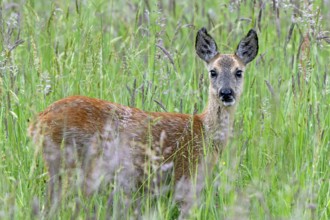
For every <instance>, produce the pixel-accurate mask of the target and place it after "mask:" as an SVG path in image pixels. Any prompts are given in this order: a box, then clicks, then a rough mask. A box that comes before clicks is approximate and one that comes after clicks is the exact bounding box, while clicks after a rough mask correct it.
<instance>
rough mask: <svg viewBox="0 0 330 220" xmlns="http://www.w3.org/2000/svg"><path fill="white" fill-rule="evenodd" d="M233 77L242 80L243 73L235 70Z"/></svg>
mask: <svg viewBox="0 0 330 220" xmlns="http://www.w3.org/2000/svg"><path fill="white" fill-rule="evenodd" d="M235 76H236V77H237V78H242V76H243V71H242V70H237V71H236V73H235Z"/></svg>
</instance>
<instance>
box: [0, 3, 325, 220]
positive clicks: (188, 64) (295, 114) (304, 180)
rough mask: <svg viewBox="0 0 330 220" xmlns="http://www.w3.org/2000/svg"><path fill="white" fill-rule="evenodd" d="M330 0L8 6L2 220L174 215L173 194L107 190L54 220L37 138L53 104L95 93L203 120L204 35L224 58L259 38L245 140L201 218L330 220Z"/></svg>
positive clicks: (195, 209) (69, 205)
mask: <svg viewBox="0 0 330 220" xmlns="http://www.w3.org/2000/svg"><path fill="white" fill-rule="evenodd" d="M329 21H330V1H329V0H314V1H313V0H304V1H299V0H292V1H288V0H279V1H275V0H274V1H263V0H259V1H247V0H225V1H220V0H218V1H216V0H205V1H196V0H192V1H189V0H182V1H176V0H169V1H163V0H159V1H152V0H144V1H137V0H131V1H114V0H110V1H105V0H90V1H87V0H75V1H65V0H56V1H36V0H25V1H24V0H16V1H10V0H2V1H1V0H0V30H1V34H0V51H1V54H0V120H1V123H0V131H1V132H0V219H107V218H110V219H175V218H177V217H178V216H179V211H178V207H177V204H176V203H175V201H174V200H175V199H174V198H175V197H178V196H180V195H177V194H178V193H174V192H171V190H170V191H169V192H167V193H164V194H161V195H156V196H155V195H153V194H152V193H145V194H144V193H143V192H142V193H140V194H138V196H137V197H139V198H138V199H136V200H138V202H136V201H135V200H134V201H131V200H133V199H131V200H129V199H126V200H125V201H126V203H125V207H124V208H123V207H122V204H121V201H122V200H123V199H122V196H123V195H122V194H120V193H116V194H115V195H113V198H112V200H113V201H114V202H113V205H109V196H110V194H111V190H110V189H109V190H108V191H103V192H101V193H99V194H97V195H95V196H93V197H92V198H85V197H84V196H83V195H81V194H79V193H78V195H76V194H73V195H72V196H70V195H68V197H67V198H66V200H65V202H64V203H63V204H62V205H60V207H58V208H57V210H55V211H53V212H51V213H49V212H46V210H45V209H47V206H46V199H47V197H46V193H47V189H46V188H47V181H48V176H47V172H46V169H45V166H44V162H43V160H42V156H41V154H40V149H38V148H37V147H35V146H34V144H33V143H32V141H31V139H30V138H29V137H28V136H27V128H28V125H29V121H31V120H33V119H34V117H35V116H36V114H37V113H38V112H40V111H42V110H43V109H45V108H46V107H47V106H48V105H49V104H51V103H52V102H54V101H56V100H58V99H61V98H64V97H67V96H70V95H77V94H80V95H85V96H90V97H96V98H101V99H106V100H109V101H113V102H117V103H121V104H124V105H128V106H133V107H138V108H141V109H143V110H146V111H168V112H183V113H190V114H192V113H194V112H201V111H202V110H203V108H204V107H205V105H206V101H207V95H208V78H207V71H206V69H205V66H204V63H203V62H202V61H201V60H200V59H199V58H198V57H197V55H196V53H195V36H196V32H197V30H198V29H200V28H201V27H203V26H204V27H206V28H207V29H208V30H209V32H210V34H212V36H213V37H214V38H215V40H216V41H217V44H218V48H219V51H220V52H221V53H233V52H234V51H235V49H236V46H237V44H238V42H239V40H240V39H241V38H242V37H243V36H244V35H245V34H246V33H247V31H248V30H249V29H250V28H254V29H255V30H256V31H257V32H258V36H259V54H258V56H257V58H256V59H255V60H254V61H253V62H251V63H250V64H249V66H248V67H247V70H246V75H245V83H244V93H243V95H242V98H241V100H240V103H239V107H238V109H237V112H236V117H235V123H234V131H233V135H232V138H231V140H230V143H229V145H228V146H227V148H226V149H225V151H224V152H223V154H222V156H221V158H220V161H219V162H218V164H217V165H216V168H215V170H214V171H213V173H212V174H211V175H210V176H209V177H208V178H206V179H205V187H204V189H203V192H202V195H201V196H199V197H198V198H196V197H193V198H191V201H193V205H192V207H191V209H190V210H189V213H190V214H189V216H188V217H187V218H189V219H324V220H325V219H330V79H329V77H330V72H329V71H330V62H329V61H330V58H329V57H330V32H329V31H330V24H329Z"/></svg>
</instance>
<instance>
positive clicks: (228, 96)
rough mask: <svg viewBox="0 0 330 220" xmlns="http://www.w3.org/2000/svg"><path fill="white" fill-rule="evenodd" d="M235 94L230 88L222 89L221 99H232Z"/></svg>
mask: <svg viewBox="0 0 330 220" xmlns="http://www.w3.org/2000/svg"><path fill="white" fill-rule="evenodd" d="M233 94H234V91H233V90H232V89H229V88H225V89H221V90H220V97H222V98H224V99H231V98H232V96H233Z"/></svg>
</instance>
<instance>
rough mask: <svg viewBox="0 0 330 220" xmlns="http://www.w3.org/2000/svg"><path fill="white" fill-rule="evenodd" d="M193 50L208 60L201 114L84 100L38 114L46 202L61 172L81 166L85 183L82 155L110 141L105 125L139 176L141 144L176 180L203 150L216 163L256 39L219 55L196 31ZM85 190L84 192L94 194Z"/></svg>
mask: <svg viewBox="0 0 330 220" xmlns="http://www.w3.org/2000/svg"><path fill="white" fill-rule="evenodd" d="M195 49H196V53H197V55H198V56H199V57H200V58H201V59H202V60H204V61H205V62H206V68H207V71H208V76H209V80H210V85H209V97H208V104H207V107H206V108H205V110H204V111H203V113H201V114H195V115H189V114H179V113H165V112H145V111H142V110H140V109H137V108H131V107H127V106H123V105H120V104H116V103H112V102H108V101H104V100H100V99H96V98H88V97H84V96H71V97H68V98H64V99H61V100H59V101H57V102H55V103H53V104H52V105H50V106H49V107H48V108H47V109H46V110H45V111H43V112H41V113H40V114H39V116H38V118H37V120H36V122H34V123H32V124H31V125H30V127H29V134H30V136H31V137H33V140H34V142H35V143H36V144H37V143H40V145H41V147H43V148H42V151H43V156H44V160H45V163H46V166H47V168H48V172H49V177H50V180H49V196H50V198H52V197H54V196H56V195H54V194H56V193H58V191H60V187H61V186H60V185H61V171H62V170H66V169H67V170H69V169H71V168H75V167H77V166H79V165H84V166H85V168H84V169H85V170H87V171H86V172H87V174H86V177H85V180H84V181H87V182H88V178H89V176H91V175H92V173H93V172H95V170H94V169H95V166H94V165H93V164H92V163H86V162H85V160H87V159H86V158H87V156H86V152H87V151H90V146H93V147H94V148H96V152H97V153H95V154H94V156H95V157H99V156H100V155H102V151H103V149H102V144H99V145H95V140H99V141H101V142H102V141H103V140H102V139H103V138H105V139H106V138H108V139H109V137H110V139H111V138H113V137H114V136H113V135H112V136H109V137H105V135H103V136H102V134H104V133H105V130H106V129H109V127H110V131H115V132H117V134H118V136H119V137H120V139H122V140H123V142H121V144H120V146H119V147H125V148H127V149H128V151H127V152H126V153H127V155H124V157H123V158H120V160H123V161H125V160H133V164H134V166H135V171H136V172H137V173H138V172H142V173H143V167H141V165H140V164H139V162H138V161H146V160H148V159H150V158H148V155H146V153H144V151H142V150H139V149H140V148H141V146H142V145H143V146H147V147H148V148H149V149H160V156H161V161H162V162H163V163H165V162H166V163H167V162H172V163H173V170H174V178H175V180H176V181H177V180H180V179H181V178H182V177H188V178H189V177H190V176H191V172H192V171H194V170H196V165H197V163H198V160H201V159H203V157H204V152H203V148H209V149H210V152H211V154H212V155H214V156H212V158H213V159H214V162H216V160H217V158H218V156H219V154H220V153H221V151H222V149H223V148H224V147H225V145H226V143H227V140H228V137H229V135H230V131H231V129H232V128H231V127H232V124H233V119H234V113H235V108H236V105H237V103H238V101H239V99H240V96H241V94H242V91H243V78H244V70H245V66H246V64H247V63H249V62H251V61H252V60H253V59H254V58H255V57H256V55H257V53H258V37H257V33H256V32H255V31H254V30H250V31H249V32H248V34H247V35H246V36H245V37H244V38H243V39H242V40H241V41H240V43H239V44H238V47H237V49H236V52H235V54H230V55H226V54H220V53H219V52H218V49H217V45H216V42H215V41H214V39H213V38H212V37H211V36H210V35H209V34H208V33H207V30H206V29H205V28H202V29H200V30H199V31H198V33H197V36H196V44H195ZM122 143H124V144H122ZM95 146H96V147H95ZM63 151H65V153H63ZM70 151H71V152H76V155H77V158H76V160H72V159H70V158H68V157H67V152H70ZM109 163H111V161H109ZM86 164H87V165H86ZM62 168H63V169H62ZM57 184H58V186H57V187H56V185H57ZM86 187H87V192H89V191H92V190H91V189H88V187H89V186H88V185H87V186H86Z"/></svg>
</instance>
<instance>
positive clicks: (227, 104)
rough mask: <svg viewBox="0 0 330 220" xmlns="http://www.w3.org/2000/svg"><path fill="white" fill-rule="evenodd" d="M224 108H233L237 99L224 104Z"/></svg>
mask: <svg viewBox="0 0 330 220" xmlns="http://www.w3.org/2000/svg"><path fill="white" fill-rule="evenodd" d="M222 103H223V105H224V106H233V105H234V104H235V99H233V100H232V101H230V102H222Z"/></svg>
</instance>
